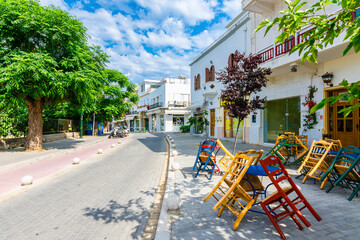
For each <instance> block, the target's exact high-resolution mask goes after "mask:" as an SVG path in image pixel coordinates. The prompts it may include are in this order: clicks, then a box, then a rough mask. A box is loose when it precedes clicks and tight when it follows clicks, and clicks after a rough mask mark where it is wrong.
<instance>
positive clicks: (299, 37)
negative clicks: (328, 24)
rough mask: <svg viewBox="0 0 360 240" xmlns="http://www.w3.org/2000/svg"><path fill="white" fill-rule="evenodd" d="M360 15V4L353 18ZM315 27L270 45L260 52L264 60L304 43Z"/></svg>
mask: <svg viewBox="0 0 360 240" xmlns="http://www.w3.org/2000/svg"><path fill="white" fill-rule="evenodd" d="M359 16H360V7H359V6H358V7H357V8H355V11H354V13H353V14H352V20H354V19H355V18H357V17H359ZM334 18H335V17H333V18H331V19H329V20H330V21H331V20H333V19H334ZM314 28H315V27H308V28H307V29H304V30H302V31H299V32H297V33H296V35H295V36H296V37H291V38H290V39H287V40H285V42H284V43H282V44H277V45H275V46H273V45H272V46H269V47H267V48H265V49H264V50H262V51H260V52H259V53H258V54H259V55H261V58H262V62H266V61H269V60H270V59H273V58H275V57H278V56H281V55H283V54H285V53H288V52H290V50H291V49H293V47H294V46H295V45H297V44H299V43H302V42H304V41H306V40H308V39H309V37H310V34H307V33H308V32H309V31H311V30H313V29H314ZM274 49H275V56H274Z"/></svg>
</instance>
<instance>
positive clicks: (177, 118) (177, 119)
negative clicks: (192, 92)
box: [173, 115, 184, 126]
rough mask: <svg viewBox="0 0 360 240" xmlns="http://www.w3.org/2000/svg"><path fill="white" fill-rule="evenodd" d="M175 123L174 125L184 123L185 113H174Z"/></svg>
mask: <svg viewBox="0 0 360 240" xmlns="http://www.w3.org/2000/svg"><path fill="white" fill-rule="evenodd" d="M173 125H174V126H182V125H184V116H183V115H173Z"/></svg>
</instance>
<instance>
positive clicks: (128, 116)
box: [125, 114, 139, 121]
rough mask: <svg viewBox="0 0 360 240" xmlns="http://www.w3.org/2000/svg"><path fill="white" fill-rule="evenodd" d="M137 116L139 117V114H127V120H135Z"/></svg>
mask: <svg viewBox="0 0 360 240" xmlns="http://www.w3.org/2000/svg"><path fill="white" fill-rule="evenodd" d="M135 117H139V114H131V115H126V116H125V120H126V121H131V120H134V118H135Z"/></svg>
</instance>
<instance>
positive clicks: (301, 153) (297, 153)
mask: <svg viewBox="0 0 360 240" xmlns="http://www.w3.org/2000/svg"><path fill="white" fill-rule="evenodd" d="M307 140H308V136H307V135H297V136H295V137H294V146H293V147H291V155H293V156H294V158H295V161H294V162H292V163H291V165H296V164H298V163H300V162H301V161H302V159H303V158H304V157H305V156H306V154H307V153H308V151H309V149H308V148H307Z"/></svg>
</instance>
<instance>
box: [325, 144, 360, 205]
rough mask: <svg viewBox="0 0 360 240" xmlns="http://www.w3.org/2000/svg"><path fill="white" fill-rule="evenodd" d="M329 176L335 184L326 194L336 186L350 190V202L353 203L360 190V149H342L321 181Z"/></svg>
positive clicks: (351, 147) (350, 147)
mask: <svg viewBox="0 0 360 240" xmlns="http://www.w3.org/2000/svg"><path fill="white" fill-rule="evenodd" d="M328 175H330V176H331V178H332V180H333V181H334V183H333V184H331V186H330V187H329V188H328V189H327V190H326V192H330V191H331V189H332V188H333V187H334V186H343V187H346V188H349V189H351V190H352V193H351V195H350V196H349V198H348V200H349V201H351V200H352V199H353V198H354V196H355V195H356V194H357V192H358V191H359V189H360V149H359V148H356V147H353V146H349V147H345V148H340V150H339V151H338V153H337V155H336V157H335V159H334V161H333V162H332V163H331V165H330V167H329V168H328V169H327V171H326V172H325V173H324V175H323V177H322V178H321V181H324V180H325V178H326V177H328Z"/></svg>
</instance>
